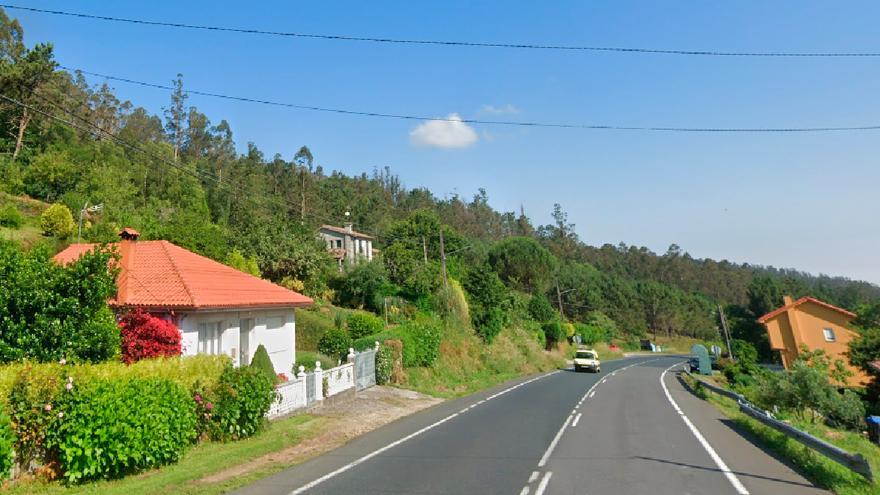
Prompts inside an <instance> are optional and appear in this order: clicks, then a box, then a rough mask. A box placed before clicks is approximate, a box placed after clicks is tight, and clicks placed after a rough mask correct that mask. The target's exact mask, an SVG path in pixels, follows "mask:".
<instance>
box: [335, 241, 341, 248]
mask: <svg viewBox="0 0 880 495" xmlns="http://www.w3.org/2000/svg"><path fill="white" fill-rule="evenodd" d="M336 247H337V248H339V249H342V239H336Z"/></svg>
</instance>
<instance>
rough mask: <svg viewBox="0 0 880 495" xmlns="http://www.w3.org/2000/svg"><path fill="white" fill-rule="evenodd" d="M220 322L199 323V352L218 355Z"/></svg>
mask: <svg viewBox="0 0 880 495" xmlns="http://www.w3.org/2000/svg"><path fill="white" fill-rule="evenodd" d="M221 334H222V331H221V322H219V321H213V322H210V323H199V352H200V353H202V354H212V355H213V354H220V335H221Z"/></svg>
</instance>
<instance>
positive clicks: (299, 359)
mask: <svg viewBox="0 0 880 495" xmlns="http://www.w3.org/2000/svg"><path fill="white" fill-rule="evenodd" d="M317 361H320V362H321V369H325V370H329V369H330V368H333V367H335V366H336V365H337V364H338V363H337V362H336V360H335V359H333V358H331V357H330V356H325V355H323V354H318V353H317V352H308V351H298V352H297V353H296V363H294V365H293V369H292V370H291V372H292V373H293V375H296V374H297V373H299V367H300V366H303V367H304V368H305V369H306V371H312V370H314V369H315V362H317ZM293 375H291V377H293Z"/></svg>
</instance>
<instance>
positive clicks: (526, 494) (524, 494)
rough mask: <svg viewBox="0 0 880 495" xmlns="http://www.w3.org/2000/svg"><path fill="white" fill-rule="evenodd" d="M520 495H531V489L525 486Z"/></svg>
mask: <svg viewBox="0 0 880 495" xmlns="http://www.w3.org/2000/svg"><path fill="white" fill-rule="evenodd" d="M519 495H529V487H528V486H524V487H523V489H522V490H520V492H519Z"/></svg>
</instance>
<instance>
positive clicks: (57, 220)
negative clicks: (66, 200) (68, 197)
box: [40, 203, 76, 239]
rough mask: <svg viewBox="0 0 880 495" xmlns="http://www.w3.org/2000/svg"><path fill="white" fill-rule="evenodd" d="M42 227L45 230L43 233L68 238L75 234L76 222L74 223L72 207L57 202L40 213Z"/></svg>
mask: <svg viewBox="0 0 880 495" xmlns="http://www.w3.org/2000/svg"><path fill="white" fill-rule="evenodd" d="M40 228H41V229H42V230H43V235H47V236H55V237H58V238H59V239H67V238H68V237H70V235H71V234H73V232H74V230H75V229H76V224H75V223H73V215H71V213H70V209H69V208H68V207H66V206H64V205H63V204H60V203H56V204H54V205H52V206H50V207H49V208H47V209H46V211H44V212H43V214H42V215H40Z"/></svg>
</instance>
